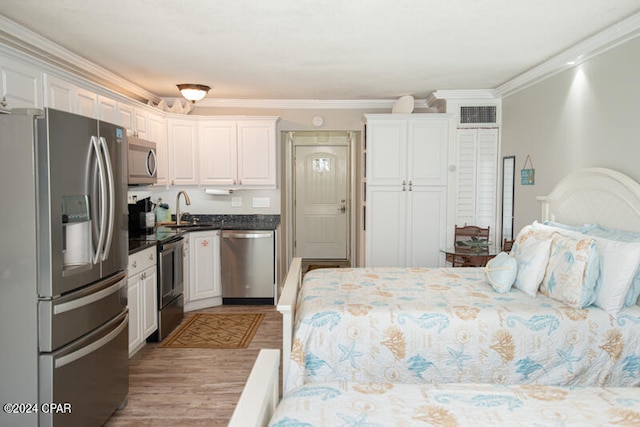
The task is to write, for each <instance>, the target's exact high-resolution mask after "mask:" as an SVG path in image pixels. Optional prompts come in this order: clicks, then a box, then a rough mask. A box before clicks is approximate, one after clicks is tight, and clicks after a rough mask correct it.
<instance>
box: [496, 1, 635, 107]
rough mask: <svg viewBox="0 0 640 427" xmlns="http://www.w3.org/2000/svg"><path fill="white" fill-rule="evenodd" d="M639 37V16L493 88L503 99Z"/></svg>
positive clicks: (633, 16)
mask: <svg viewBox="0 0 640 427" xmlns="http://www.w3.org/2000/svg"><path fill="white" fill-rule="evenodd" d="M639 35H640V13H636V14H635V15H632V16H630V17H629V18H627V19H624V20H622V21H620V22H618V23H617V24H614V25H612V26H611V27H609V28H607V29H605V30H603V31H601V32H599V33H598V34H595V35H593V36H591V37H589V38H587V39H585V40H583V41H581V42H579V43H577V44H575V45H573V46H572V47H570V48H569V49H567V50H565V51H564V52H562V53H560V54H558V55H556V56H554V57H552V58H550V59H549V60H547V61H545V62H543V63H542V64H540V65H538V66H536V67H533V68H531V69H529V70H528V71H526V72H524V73H522V74H520V75H519V76H517V77H515V78H513V79H511V80H509V81H507V82H505V83H503V84H501V85H500V86H498V87H496V88H495V94H496V96H498V97H501V98H503V97H506V96H509V95H512V94H514V93H516V92H519V91H521V90H523V89H526V88H527V87H529V86H532V85H534V84H536V83H538V82H540V81H542V80H545V79H548V78H549V77H551V76H553V75H555V74H558V73H560V72H562V71H565V70H568V69H570V68H572V67H575V66H576V65H579V64H581V63H583V62H585V61H587V60H589V59H592V58H593V57H595V56H598V55H600V54H602V53H604V52H606V51H608V50H610V49H613V48H614V47H616V46H619V45H621V44H622V43H625V42H627V41H629V40H631V39H633V38H636V37H638V36H639Z"/></svg>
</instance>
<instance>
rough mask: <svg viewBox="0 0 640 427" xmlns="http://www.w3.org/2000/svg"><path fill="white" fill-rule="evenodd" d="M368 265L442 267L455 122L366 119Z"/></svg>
mask: <svg viewBox="0 0 640 427" xmlns="http://www.w3.org/2000/svg"><path fill="white" fill-rule="evenodd" d="M364 118H365V126H366V131H365V146H364V155H365V161H364V163H365V170H364V186H365V191H364V193H365V197H364V208H365V214H364V217H365V221H364V233H365V265H366V266H367V267H393V266H397V267H438V266H439V263H440V258H441V255H440V249H441V248H443V247H444V246H445V243H446V219H447V218H446V212H447V191H448V189H447V179H448V177H447V155H448V145H449V128H450V124H451V120H452V119H451V116H450V115H445V114H410V115H404V114H365V116H364Z"/></svg>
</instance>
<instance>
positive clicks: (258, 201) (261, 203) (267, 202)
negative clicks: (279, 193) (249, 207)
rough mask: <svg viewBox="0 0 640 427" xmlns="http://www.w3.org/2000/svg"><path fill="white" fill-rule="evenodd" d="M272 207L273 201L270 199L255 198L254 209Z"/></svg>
mask: <svg viewBox="0 0 640 427" xmlns="http://www.w3.org/2000/svg"><path fill="white" fill-rule="evenodd" d="M269 206H271V199H270V198H268V197H254V198H253V207H254V208H268V207H269Z"/></svg>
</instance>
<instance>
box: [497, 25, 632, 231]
mask: <svg viewBox="0 0 640 427" xmlns="http://www.w3.org/2000/svg"><path fill="white" fill-rule="evenodd" d="M639 124H640V38H636V39H634V40H631V41H629V42H627V43H625V44H623V45H620V46H618V47H616V48H614V49H612V50H609V51H607V52H605V53H603V54H601V55H599V56H597V57H595V58H592V59H591V60H589V61H587V62H584V63H582V64H580V65H578V66H576V67H574V68H571V69H569V70H567V71H564V72H562V73H560V74H558V75H555V76H553V77H551V78H549V79H546V80H544V81H542V82H540V83H538V84H535V85H533V86H531V87H529V88H527V89H524V90H522V91H520V92H517V93H515V94H513V95H511V96H508V97H506V98H504V99H503V103H502V156H509V155H515V156H516V186H515V221H514V231H515V233H517V232H518V231H519V230H520V229H521V228H522V227H523V226H525V225H526V224H529V223H531V222H532V221H533V220H535V219H540V205H539V203H538V202H537V201H536V196H539V195H545V194H548V193H549V192H550V191H551V189H552V188H553V186H554V185H555V184H556V183H557V182H558V181H559V180H560V179H561V178H562V177H564V176H565V175H566V174H568V173H569V172H571V171H573V170H574V169H577V168H582V167H595V166H598V167H607V168H611V169H616V170H619V171H621V172H623V173H626V174H627V175H630V176H631V177H632V178H634V179H636V180H638V181H640V127H639V126H638V125H639ZM527 154H529V155H531V158H532V160H533V164H534V167H535V185H532V186H522V185H520V169H522V167H523V164H524V161H525V158H526V156H527Z"/></svg>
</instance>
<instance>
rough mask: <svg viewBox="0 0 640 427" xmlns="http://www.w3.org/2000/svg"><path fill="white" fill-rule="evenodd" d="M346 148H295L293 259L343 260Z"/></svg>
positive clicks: (346, 221)
mask: <svg viewBox="0 0 640 427" xmlns="http://www.w3.org/2000/svg"><path fill="white" fill-rule="evenodd" d="M348 154H349V153H348V146H347V145H344V146H334V145H327V146H295V163H294V165H295V200H294V210H295V215H294V220H295V225H294V229H295V245H294V256H297V257H302V258H313V259H346V258H347V242H348V239H349V229H348V227H349V214H348V212H349V198H348V179H347V177H348V161H347V160H348Z"/></svg>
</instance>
